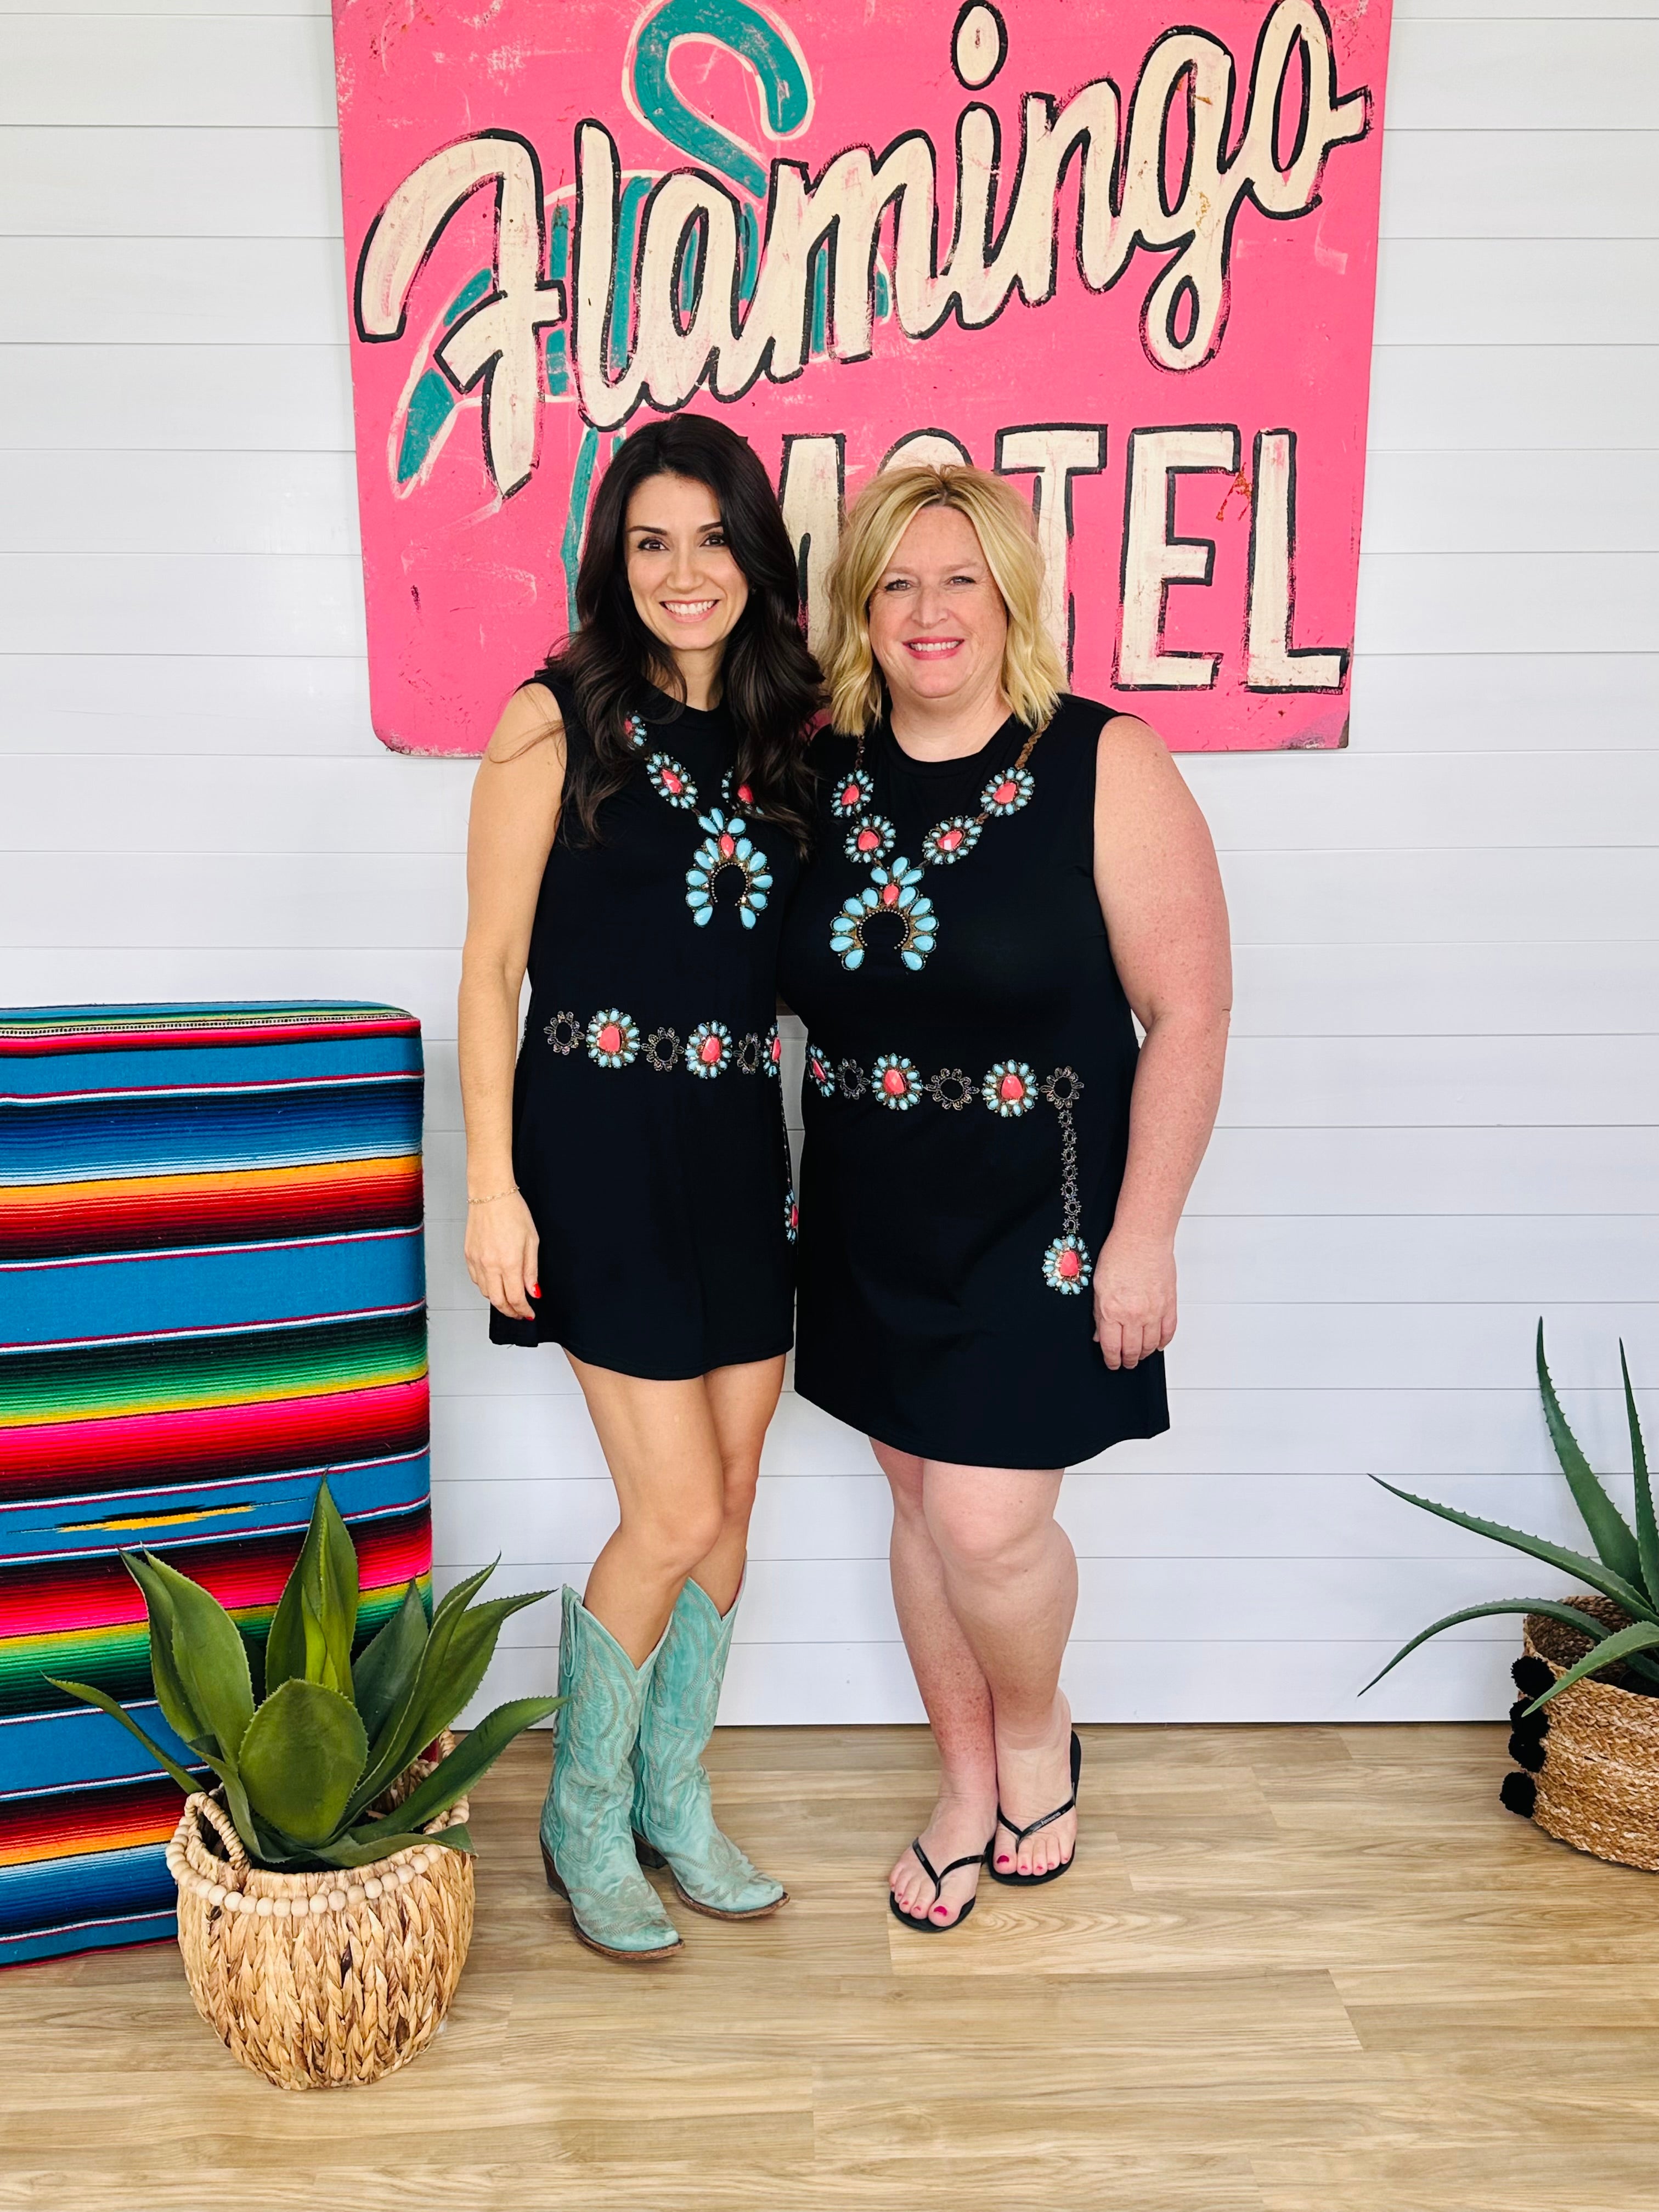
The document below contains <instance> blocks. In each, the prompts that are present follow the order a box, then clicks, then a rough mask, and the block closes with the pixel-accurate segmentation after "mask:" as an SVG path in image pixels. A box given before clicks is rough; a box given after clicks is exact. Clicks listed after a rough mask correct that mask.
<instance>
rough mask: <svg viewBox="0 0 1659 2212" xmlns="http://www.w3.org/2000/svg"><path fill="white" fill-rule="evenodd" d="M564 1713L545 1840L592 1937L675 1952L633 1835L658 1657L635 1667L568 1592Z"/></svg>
mask: <svg viewBox="0 0 1659 2212" xmlns="http://www.w3.org/2000/svg"><path fill="white" fill-rule="evenodd" d="M563 1605H564V1618H563V1621H562V1628H561V1633H560V1638H559V1690H560V1693H561V1694H562V1696H563V1697H564V1698H565V1699H567V1700H568V1703H567V1704H565V1705H562V1706H561V1707H560V1709H559V1713H558V1717H557V1721H556V1727H557V1730H558V1735H557V1741H556V1745H555V1747H554V1753H553V1779H552V1781H551V1782H550V1784H549V1785H548V1791H547V1802H545V1804H544V1806H543V1807H542V1822H541V1831H542V1841H543V1843H544V1844H545V1845H546V1847H547V1849H548V1851H549V1852H550V1855H551V1857H552V1860H553V1863H554V1866H555V1867H556V1869H557V1871H558V1875H559V1879H560V1881H562V1883H563V1884H564V1887H565V1890H566V1893H567V1894H568V1897H569V1899H570V1909H571V1911H572V1912H573V1913H574V1915H575V1917H576V1919H577V1921H578V1923H580V1927H581V1928H582V1929H583V1931H584V1932H585V1933H586V1935H587V1936H590V1937H591V1938H592V1941H593V1942H596V1943H598V1944H599V1945H601V1946H602V1947H603V1948H605V1949H606V1950H609V1951H664V1950H671V1949H672V1948H674V1946H675V1945H676V1944H678V1942H679V1940H680V1939H679V1937H678V1935H677V1934H676V1933H675V1929H674V1923H673V1922H672V1921H671V1920H670V1918H669V1917H668V1915H667V1914H666V1913H665V1911H663V1909H662V1905H661V1903H660V1902H659V1899H658V1896H657V1893H656V1891H655V1890H654V1889H653V1888H652V1887H651V1885H650V1883H649V1882H648V1881H647V1880H646V1878H645V1876H644V1875H642V1874H641V1871H640V1864H639V1860H638V1859H637V1857H635V1850H634V1838H633V1835H632V1833H631V1832H630V1824H629V1812H630V1809H631V1802H632V1796H633V1765H632V1760H633V1753H634V1745H635V1740H636V1738H637V1737H638V1735H639V1729H640V1715H641V1711H642V1709H643V1707H644V1705H645V1701H646V1697H647V1692H648V1691H649V1689H650V1686H651V1679H652V1674H653V1668H655V1666H656V1663H657V1661H658V1659H659V1656H660V1654H661V1649H662V1647H661V1645H660V1644H659V1646H658V1648H657V1650H656V1651H653V1653H652V1655H651V1656H650V1657H649V1658H648V1659H647V1661H646V1662H645V1663H644V1665H643V1666H641V1667H637V1668H636V1667H635V1664H634V1662H633V1661H632V1660H631V1659H630V1658H629V1656H628V1654H627V1653H626V1652H625V1651H624V1650H623V1648H622V1646H621V1644H618V1643H617V1639H616V1638H615V1637H614V1636H612V1635H611V1632H610V1631H609V1630H608V1629H606V1628H605V1627H603V1626H601V1625H600V1623H599V1621H597V1620H594V1618H593V1616H592V1613H589V1612H588V1610H587V1608H586V1606H585V1605H583V1603H582V1601H581V1600H580V1598H579V1597H578V1596H577V1595H576V1593H575V1591H574V1589H570V1588H569V1587H568V1585H567V1586H566V1589H565V1591H564V1598H563Z"/></svg>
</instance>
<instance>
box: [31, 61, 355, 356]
mask: <svg viewBox="0 0 1659 2212" xmlns="http://www.w3.org/2000/svg"><path fill="white" fill-rule="evenodd" d="M189 27H190V28H194V26H189ZM0 288H3V289H0V298H3V299H4V300H5V302H6V308H5V319H4V321H3V323H0V334H3V337H5V339H6V340H7V341H9V342H10V343H30V344H46V345H64V344H70V343H75V342H76V341H80V342H82V343H86V342H88V341H94V342H96V343H100V344H101V345H103V346H105V347H107V346H108V345H109V343H111V341H112V337H114V335H115V334H116V333H118V334H119V337H120V340H121V343H122V344H123V345H124V346H127V345H181V344H203V345H214V344H216V345H294V344H296V343H298V344H307V345H343V344H344V343H345V335H346V296H345V264H344V261H343V257H342V253H341V250H340V247H339V246H338V245H337V244H336V243H335V242H334V241H333V240H330V239H323V238H258V239H247V240H244V239H232V238H200V239H197V238H108V237H105V238H0ZM106 366H107V355H106Z"/></svg>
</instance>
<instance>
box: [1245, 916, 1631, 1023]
mask: <svg viewBox="0 0 1659 2212" xmlns="http://www.w3.org/2000/svg"><path fill="white" fill-rule="evenodd" d="M1656 1006H1659V943H1653V942H1647V943H1644V942H1643V941H1641V940H1639V939H1622V938H1618V939H1613V940H1612V941H1611V942H1610V943H1606V944H1602V945H1596V946H1595V948H1594V950H1593V951H1587V950H1586V949H1585V947H1584V946H1583V945H1236V946H1235V947H1234V951H1233V1020H1232V1033H1233V1036H1235V1037H1263V1036H1553V1037H1558V1038H1565V1037H1570V1036H1597V1035H1607V1036H1619V1035H1623V1034H1628V1033H1646V1032H1647V1031H1650V1030H1652V1029H1653V1028H1654V1026H1655V1012H1654V1010H1655V1007H1656ZM1568 1049H1571V1048H1568Z"/></svg>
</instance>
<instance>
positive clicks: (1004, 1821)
mask: <svg viewBox="0 0 1659 2212" xmlns="http://www.w3.org/2000/svg"><path fill="white" fill-rule="evenodd" d="M1082 1771H1083V1746H1082V1745H1081V1743H1079V1741H1078V1733H1077V1730H1076V1729H1073V1730H1072V1794H1071V1796H1069V1797H1068V1798H1067V1799H1066V1802H1065V1803H1064V1804H1063V1805H1056V1806H1055V1808H1054V1811H1053V1812H1052V1813H1045V1814H1043V1816H1042V1819H1041V1820H1033V1821H1031V1822H1030V1823H1029V1825H1028V1826H1025V1827H1024V1828H1017V1827H1016V1826H1014V1824H1013V1822H1012V1820H1010V1819H1009V1818H1008V1815H1007V1814H1006V1813H1005V1812H1004V1811H1003V1809H1002V1801H1001V1799H1000V1798H999V1799H998V1801H997V1827H999V1828H1006V1829H1007V1831H1008V1832H1009V1834H1010V1835H1011V1836H1012V1838H1013V1839H1014V1853H1015V1856H1016V1857H1018V1852H1019V1847H1020V1845H1021V1844H1023V1843H1024V1841H1025V1838H1027V1836H1034V1835H1036V1832H1037V1830H1038V1829H1039V1828H1048V1827H1052V1826H1053V1825H1054V1822H1055V1821H1056V1820H1064V1819H1065V1817H1066V1814H1068V1813H1074V1812H1075V1811H1076V1810H1077V1778H1078V1777H1079V1774H1081V1773H1082ZM996 1846H997V1839H996V1833H995V1831H994V1830H993V1832H992V1835H991V1840H990V1842H989V1843H988V1844H987V1845H986V1846H985V1871H986V1873H987V1874H988V1875H990V1877H991V1879H992V1881H1000V1883H1001V1884H1002V1886H1003V1887H1004V1888H1005V1889H1040V1888H1041V1887H1042V1884H1043V1883H1044V1882H1045V1881H1059V1880H1060V1876H1061V1875H1063V1874H1070V1872H1071V1871H1072V1867H1073V1862H1074V1861H1075V1860H1076V1857H1077V1851H1076V1849H1075V1847H1073V1851H1072V1856H1071V1857H1070V1858H1069V1859H1067V1860H1066V1862H1065V1863H1064V1864H1063V1865H1061V1866H1057V1867H1050V1868H1049V1869H1048V1873H1047V1874H999V1873H998V1872H997V1869H996V1867H995V1865H994V1863H993V1862H994V1857H995V1853H996ZM917 1856H918V1857H921V1854H920V1853H918V1854H917ZM929 1871H930V1872H931V1869H929Z"/></svg>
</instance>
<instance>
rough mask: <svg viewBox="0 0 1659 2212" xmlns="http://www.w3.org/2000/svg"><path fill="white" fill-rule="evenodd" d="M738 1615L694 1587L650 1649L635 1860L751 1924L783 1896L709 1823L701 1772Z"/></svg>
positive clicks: (695, 1901)
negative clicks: (653, 1663) (653, 1661)
mask: <svg viewBox="0 0 1659 2212" xmlns="http://www.w3.org/2000/svg"><path fill="white" fill-rule="evenodd" d="M737 1616H738V1608H737V1606H736V1605H735V1603H734V1604H733V1606H732V1610H731V1612H730V1613H727V1614H726V1618H725V1619H724V1620H721V1618H720V1613H718V1611H717V1610H716V1609H715V1606H714V1600H713V1599H712V1598H711V1597H709V1596H708V1594H707V1593H706V1592H705V1591H703V1590H702V1589H699V1588H698V1586H697V1584H696V1583H692V1582H689V1583H686V1585H685V1587H684V1589H682V1590H681V1592H680V1595H679V1600H678V1603H677V1604H676V1606H675V1607H674V1612H673V1616H672V1618H671V1620H670V1621H669V1624H668V1632H667V1634H666V1635H665V1637H664V1638H663V1640H662V1642H661V1644H659V1646H658V1648H657V1667H656V1672H655V1674H653V1677H652V1680H651V1688H650V1692H649V1693H648V1695H647V1698H646V1701H645V1711H644V1712H643V1714H642V1715H641V1719H640V1741H639V1748H638V1750H637V1751H636V1752H635V1755H634V1776H635V1786H634V1836H635V1844H636V1846H637V1848H638V1850H639V1855H640V1857H641V1859H642V1860H643V1861H644V1862H645V1863H646V1865H647V1866H651V1867H659V1866H663V1865H666V1867H667V1869H668V1871H669V1873H670V1874H671V1875H672V1876H673V1879H674V1887H675V1888H676V1889H677V1890H678V1892H679V1893H680V1896H681V1898H682V1899H683V1900H684V1902H685V1903H686V1904H687V1905H690V1906H691V1908H692V1909H693V1911H697V1912H706V1913H708V1915H709V1917H710V1918H711V1919H714V1920H758V1919H759V1918H760V1917H761V1916H762V1915H763V1913H768V1912H775V1911H777V1909H778V1907H779V1905H781V1904H782V1903H783V1902H784V1900H785V1899H786V1898H787V1895H788V1892H787V1890H786V1889H785V1888H784V1887H783V1884H782V1883H781V1881H772V1880H771V1878H770V1877H769V1875H763V1874H761V1873H759V1872H757V1869H755V1868H754V1867H752V1866H751V1865H750V1863H749V1861H748V1860H747V1859H746V1858H745V1857H744V1855H743V1853H742V1852H741V1851H740V1850H738V1847H737V1845H736V1844H734V1843H733V1842H732V1839H731V1838H730V1837H729V1836H725V1835H722V1834H721V1833H720V1830H719V1829H718V1828H717V1827H716V1826H714V1808H713V1805H712V1804H711V1802H710V1801H709V1793H708V1775H707V1774H706V1773H704V1771H703V1766H702V1755H703V1753H704V1751H705V1750H706V1749H707V1748H708V1739H709V1737H710V1736H711V1735H713V1734H714V1715H715V1713H716V1711H718V1710H719V1706H720V1684H721V1682H722V1681H723V1680H725V1678H726V1654H727V1653H728V1652H729V1651H730V1650H731V1649H732V1624H733V1623H734V1622H735V1620H737Z"/></svg>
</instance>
